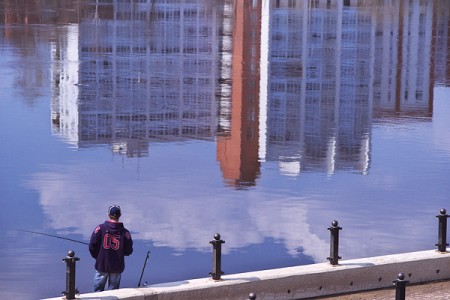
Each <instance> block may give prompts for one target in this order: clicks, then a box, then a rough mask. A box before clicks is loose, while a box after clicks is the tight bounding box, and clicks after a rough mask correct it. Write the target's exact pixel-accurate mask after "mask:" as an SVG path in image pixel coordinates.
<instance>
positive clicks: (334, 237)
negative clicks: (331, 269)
mask: <svg viewBox="0 0 450 300" xmlns="http://www.w3.org/2000/svg"><path fill="white" fill-rule="evenodd" d="M331 225H332V227H329V228H328V230H329V231H330V232H331V235H330V257H328V258H327V259H328V260H329V261H330V264H332V265H333V266H335V265H337V264H338V260H339V259H340V258H342V257H340V256H339V230H341V229H342V227H340V226H338V221H336V220H334V221H333V222H331Z"/></svg>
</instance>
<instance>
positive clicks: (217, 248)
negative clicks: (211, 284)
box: [209, 233, 225, 280]
mask: <svg viewBox="0 0 450 300" xmlns="http://www.w3.org/2000/svg"><path fill="white" fill-rule="evenodd" d="M209 243H210V244H212V245H213V257H212V259H213V261H212V262H213V271H212V272H211V273H209V275H211V276H212V279H214V280H220V276H221V275H222V274H223V272H222V244H223V243H225V241H222V240H221V239H220V234H218V233H216V234H215V235H214V240H213V241H210V242H209Z"/></svg>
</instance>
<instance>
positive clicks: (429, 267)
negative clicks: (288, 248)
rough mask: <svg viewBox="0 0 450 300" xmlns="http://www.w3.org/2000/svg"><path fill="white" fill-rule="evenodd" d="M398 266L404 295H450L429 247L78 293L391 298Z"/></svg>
mask: <svg viewBox="0 0 450 300" xmlns="http://www.w3.org/2000/svg"><path fill="white" fill-rule="evenodd" d="M400 272H402V273H404V274H405V279H406V280H408V281H409V283H408V284H407V286H406V295H407V298H406V299H408V300H410V299H450V296H449V295H450V253H449V252H437V251H434V250H429V251H419V252H411V253H402V254H395V255H386V256H377V257H369V258H361V259H353V260H342V261H339V265H336V266H332V265H331V264H330V263H318V264H313V265H305V266H297V267H289V268H280V269H273V270H263V271H256V272H248V273H240V274H230V275H226V276H222V278H221V280H218V281H216V280H212V279H211V278H199V279H191V280H185V281H179V282H169V283H164V284H156V285H151V286H147V287H144V288H124V289H119V290H113V291H105V292H100V293H89V294H81V295H77V299H86V300H87V299H90V300H92V299H96V300H106V299H108V300H111V299H127V300H172V299H177V300H192V299H193V300H197V299H214V300H235V299H237V300H239V299H242V300H245V299H247V298H248V295H249V293H250V292H253V293H256V295H257V300H263V299H264V300H294V299H295V300H298V299H342V300H350V299H395V290H396V287H395V286H394V285H393V281H394V280H395V279H397V275H398V274H399V273H400ZM430 282H433V283H430ZM422 283H427V284H422ZM418 284H422V285H418ZM320 297H322V298H320ZM53 299H54V300H56V299H61V297H59V298H53Z"/></svg>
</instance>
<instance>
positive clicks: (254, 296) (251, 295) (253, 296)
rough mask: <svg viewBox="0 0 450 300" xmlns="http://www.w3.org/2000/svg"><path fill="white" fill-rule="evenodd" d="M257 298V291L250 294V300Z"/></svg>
mask: <svg viewBox="0 0 450 300" xmlns="http://www.w3.org/2000/svg"><path fill="white" fill-rule="evenodd" d="M255 299H256V294H255V293H250V294H248V300H255Z"/></svg>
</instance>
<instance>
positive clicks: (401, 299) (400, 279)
mask: <svg viewBox="0 0 450 300" xmlns="http://www.w3.org/2000/svg"><path fill="white" fill-rule="evenodd" d="M408 282H409V281H408V280H405V274H403V273H399V274H398V276H397V279H396V280H394V281H393V282H392V283H393V284H394V285H395V286H396V289H395V300H405V297H406V284H407V283H408Z"/></svg>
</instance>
